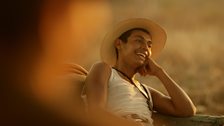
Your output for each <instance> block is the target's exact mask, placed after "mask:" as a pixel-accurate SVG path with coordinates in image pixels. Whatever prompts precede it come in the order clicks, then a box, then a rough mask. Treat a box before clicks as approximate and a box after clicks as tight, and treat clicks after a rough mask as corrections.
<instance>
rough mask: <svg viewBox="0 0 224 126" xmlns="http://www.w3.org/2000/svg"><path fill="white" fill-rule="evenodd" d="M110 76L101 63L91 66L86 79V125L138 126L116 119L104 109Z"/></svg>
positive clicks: (105, 65)
mask: <svg viewBox="0 0 224 126" xmlns="http://www.w3.org/2000/svg"><path fill="white" fill-rule="evenodd" d="M110 74H111V68H110V66H108V65H107V64H105V63H102V62H101V63H96V64H94V65H93V67H92V68H91V70H90V72H89V74H88V76H87V78H86V81H85V84H86V87H87V91H86V92H87V101H88V109H89V114H88V116H87V118H89V119H88V121H89V122H88V123H90V124H91V126H95V125H96V126H140V124H137V123H136V122H134V121H131V120H126V119H123V118H121V117H118V116H116V115H114V114H113V113H110V112H108V111H107V110H106V109H105V106H106V102H107V88H108V80H109V78H110Z"/></svg>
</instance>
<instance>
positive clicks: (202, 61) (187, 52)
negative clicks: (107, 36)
mask: <svg viewBox="0 0 224 126" xmlns="http://www.w3.org/2000/svg"><path fill="white" fill-rule="evenodd" d="M111 5H112V9H113V10H112V15H113V19H112V23H116V22H118V21H120V20H123V19H127V18H133V17H145V18H150V19H152V20H154V21H156V22H157V23H159V24H161V25H162V26H163V27H164V28H165V29H166V31H167V34H168V40H167V44H166V47H165V49H164V51H163V52H162V54H161V56H160V57H159V58H158V59H157V60H156V61H157V62H158V63H159V64H160V65H161V66H163V68H164V69H165V70H166V71H167V72H168V73H169V74H170V76H171V77H172V78H173V79H174V80H175V81H176V82H178V83H179V84H180V85H181V87H183V88H184V90H185V91H186V92H187V93H188V94H189V95H190V97H191V98H192V100H193V102H194V103H195V104H196V106H197V109H198V113H202V114H212V115H224V77H223V75H224V58H223V56H222V55H223V54H224V45H223V40H224V11H223V5H224V1H223V0H169V1H168V0H117V1H116V0H115V1H114V2H112V3H111ZM105 31H106V29H105ZM103 35H104V34H103V33H102V34H100V35H99V36H100V37H99V39H98V40H96V41H97V42H95V43H94V44H92V45H91V49H90V51H91V53H89V56H87V60H86V64H84V67H85V68H87V69H89V68H90V66H91V64H92V63H94V62H95V61H97V60H99V46H100V38H102V36H103ZM140 79H141V80H142V81H143V82H144V83H147V84H149V85H150V86H152V87H154V88H156V89H158V90H160V91H162V92H164V93H166V91H165V90H164V88H163V86H162V84H161V83H160V82H159V81H158V80H157V79H156V78H154V77H144V78H141V77H140Z"/></svg>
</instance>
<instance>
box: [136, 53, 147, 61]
mask: <svg viewBox="0 0 224 126" xmlns="http://www.w3.org/2000/svg"><path fill="white" fill-rule="evenodd" d="M137 55H138V56H139V57H140V58H141V59H144V60H145V59H146V54H144V53H137Z"/></svg>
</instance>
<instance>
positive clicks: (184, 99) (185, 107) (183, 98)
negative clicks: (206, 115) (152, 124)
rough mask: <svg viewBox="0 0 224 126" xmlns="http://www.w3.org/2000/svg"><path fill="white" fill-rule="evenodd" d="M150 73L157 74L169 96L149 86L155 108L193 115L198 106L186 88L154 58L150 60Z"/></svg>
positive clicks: (172, 113)
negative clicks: (186, 91)
mask: <svg viewBox="0 0 224 126" xmlns="http://www.w3.org/2000/svg"><path fill="white" fill-rule="evenodd" d="M148 62H149V63H148V64H149V65H148V68H147V67H146V68H145V69H146V70H145V71H147V69H148V74H150V75H154V76H156V77H157V78H158V79H159V80H160V81H161V82H162V83H163V85H164V87H165V88H166V90H167V92H168V94H169V96H165V95H164V94H162V93H160V92H159V91H157V90H155V89H152V88H149V90H150V91H151V94H152V99H153V102H154V109H155V110H156V111H158V112H161V113H164V114H169V115H174V116H192V115H194V114H195V113H196V108H195V106H194V104H193V103H192V101H191V99H190V98H189V97H188V95H187V94H186V93H185V92H184V90H183V89H182V88H181V87H180V86H179V85H178V84H177V83H176V82H175V81H174V80H172V78H171V77H170V76H169V75H168V74H167V73H166V72H165V71H164V70H163V69H162V68H161V67H160V66H159V65H158V64H156V63H155V61H153V60H152V59H149V61H148Z"/></svg>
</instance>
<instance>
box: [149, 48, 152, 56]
mask: <svg viewBox="0 0 224 126" xmlns="http://www.w3.org/2000/svg"><path fill="white" fill-rule="evenodd" d="M151 56H152V49H151V48H150V49H149V57H151Z"/></svg>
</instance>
